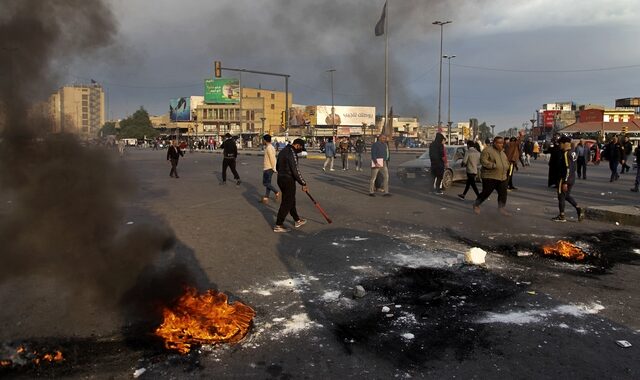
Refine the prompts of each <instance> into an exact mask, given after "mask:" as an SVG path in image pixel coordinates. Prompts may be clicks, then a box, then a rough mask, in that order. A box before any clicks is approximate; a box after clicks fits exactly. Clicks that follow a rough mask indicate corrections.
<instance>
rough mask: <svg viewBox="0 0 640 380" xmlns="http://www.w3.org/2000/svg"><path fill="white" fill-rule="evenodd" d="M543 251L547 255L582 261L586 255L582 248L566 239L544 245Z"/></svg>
mask: <svg viewBox="0 0 640 380" xmlns="http://www.w3.org/2000/svg"><path fill="white" fill-rule="evenodd" d="M542 252H543V253H544V254H545V255H547V256H558V257H562V258H565V259H568V260H575V261H582V260H584V258H585V256H586V254H585V253H584V251H583V250H582V249H580V248H579V247H577V246H575V245H573V244H571V243H569V242H568V241H564V240H558V241H557V242H556V244H555V245H544V246H542Z"/></svg>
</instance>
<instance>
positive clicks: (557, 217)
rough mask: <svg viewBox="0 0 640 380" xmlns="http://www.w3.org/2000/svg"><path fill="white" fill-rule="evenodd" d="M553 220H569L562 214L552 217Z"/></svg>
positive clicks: (562, 221)
mask: <svg viewBox="0 0 640 380" xmlns="http://www.w3.org/2000/svg"><path fill="white" fill-rule="evenodd" d="M551 220H553V221H554V222H560V223H564V222H566V221H567V219H565V217H564V215H562V214H560V215H558V216H556V217H555V218H551Z"/></svg>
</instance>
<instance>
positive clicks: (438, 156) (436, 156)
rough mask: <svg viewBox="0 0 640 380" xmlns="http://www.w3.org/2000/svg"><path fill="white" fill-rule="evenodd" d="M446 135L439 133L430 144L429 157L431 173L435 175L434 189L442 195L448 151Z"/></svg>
mask: <svg viewBox="0 0 640 380" xmlns="http://www.w3.org/2000/svg"><path fill="white" fill-rule="evenodd" d="M444 141H445V140H444V135H443V134H442V133H437V134H436V138H435V140H433V142H432V143H431V145H429V159H430V160H431V175H433V178H434V183H433V191H434V193H435V194H438V195H442V194H443V192H442V189H441V186H442V177H443V176H444V168H445V166H446V162H447V161H446V160H447V156H446V152H445V148H444Z"/></svg>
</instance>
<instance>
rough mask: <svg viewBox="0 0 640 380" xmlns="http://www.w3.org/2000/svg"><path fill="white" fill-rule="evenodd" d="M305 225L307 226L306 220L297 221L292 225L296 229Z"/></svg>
mask: <svg viewBox="0 0 640 380" xmlns="http://www.w3.org/2000/svg"><path fill="white" fill-rule="evenodd" d="M305 224H307V220H306V219H300V220H297V221H296V223H295V224H294V226H295V227H296V228H300V227H302V226H304V225H305Z"/></svg>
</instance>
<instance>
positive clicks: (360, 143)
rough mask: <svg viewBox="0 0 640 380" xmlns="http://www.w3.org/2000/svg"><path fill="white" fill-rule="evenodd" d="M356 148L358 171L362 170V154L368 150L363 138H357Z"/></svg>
mask: <svg viewBox="0 0 640 380" xmlns="http://www.w3.org/2000/svg"><path fill="white" fill-rule="evenodd" d="M355 150H356V171H362V154H363V153H366V152H367V145H366V144H365V142H364V140H363V139H361V138H358V140H356V146H355Z"/></svg>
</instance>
